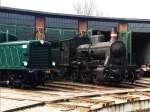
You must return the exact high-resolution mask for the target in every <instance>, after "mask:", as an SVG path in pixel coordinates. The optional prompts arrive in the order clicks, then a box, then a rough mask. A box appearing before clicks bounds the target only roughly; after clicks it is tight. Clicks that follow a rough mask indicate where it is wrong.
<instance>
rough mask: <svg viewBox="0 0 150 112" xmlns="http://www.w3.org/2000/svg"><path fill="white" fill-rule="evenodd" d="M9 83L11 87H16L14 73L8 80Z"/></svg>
mask: <svg viewBox="0 0 150 112" xmlns="http://www.w3.org/2000/svg"><path fill="white" fill-rule="evenodd" d="M7 85H8V87H10V88H14V87H15V77H14V75H13V74H12V75H9V77H8V80H7Z"/></svg>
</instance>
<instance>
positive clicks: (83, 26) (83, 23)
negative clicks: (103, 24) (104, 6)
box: [78, 19, 88, 33]
mask: <svg viewBox="0 0 150 112" xmlns="http://www.w3.org/2000/svg"><path fill="white" fill-rule="evenodd" d="M78 24H79V28H78V30H79V33H81V32H87V31H88V21H87V20H83V19H81V20H80V19H79V20H78Z"/></svg>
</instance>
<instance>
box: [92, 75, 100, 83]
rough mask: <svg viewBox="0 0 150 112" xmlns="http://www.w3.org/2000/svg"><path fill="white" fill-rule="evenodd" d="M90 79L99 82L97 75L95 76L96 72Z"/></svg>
mask: <svg viewBox="0 0 150 112" xmlns="http://www.w3.org/2000/svg"><path fill="white" fill-rule="evenodd" d="M92 81H93V83H94V84H100V81H99V79H98V77H97V76H96V74H93V75H92Z"/></svg>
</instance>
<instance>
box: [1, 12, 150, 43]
mask: <svg viewBox="0 0 150 112" xmlns="http://www.w3.org/2000/svg"><path fill="white" fill-rule="evenodd" d="M113 27H117V28H118V31H119V32H122V31H132V32H150V21H149V22H136V21H135V22H134V21H130V22H127V21H125V20H120V21H119V20H117V19H116V20H115V19H112V20H111V19H108V20H107V19H97V18H95V19H94V18H92V19H89V18H86V17H83V18H82V17H79V18H78V17H73V16H65V15H64V16H63V15H60V16H59V15H54V14H52V15H48V14H46V15H44V14H40V13H38V14H35V13H32V12H22V11H19V10H18V11H11V9H10V10H7V11H6V10H5V11H4V10H0V31H4V32H6V31H7V30H8V31H9V32H10V33H13V34H16V35H17V36H18V38H19V40H29V39H45V40H49V41H53V40H64V39H70V38H73V37H74V36H75V35H76V33H81V32H82V31H85V32H86V31H91V30H99V31H103V32H110V31H111V29H112V28H113ZM106 35H108V34H106Z"/></svg>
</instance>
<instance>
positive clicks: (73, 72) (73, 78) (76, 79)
mask: <svg viewBox="0 0 150 112" xmlns="http://www.w3.org/2000/svg"><path fill="white" fill-rule="evenodd" d="M70 79H71V81H78V73H77V72H76V71H72V72H71V75H70Z"/></svg>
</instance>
